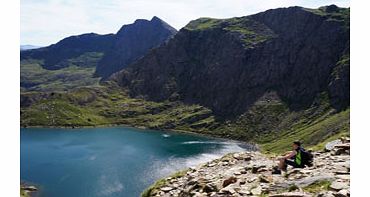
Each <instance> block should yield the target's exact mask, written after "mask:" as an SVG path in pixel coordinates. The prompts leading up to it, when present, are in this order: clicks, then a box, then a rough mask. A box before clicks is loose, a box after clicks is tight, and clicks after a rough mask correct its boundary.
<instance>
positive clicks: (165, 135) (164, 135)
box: [162, 134, 170, 137]
mask: <svg viewBox="0 0 370 197" xmlns="http://www.w3.org/2000/svg"><path fill="white" fill-rule="evenodd" d="M162 137H170V135H168V134H162Z"/></svg>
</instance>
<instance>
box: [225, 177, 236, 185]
mask: <svg viewBox="0 0 370 197" xmlns="http://www.w3.org/2000/svg"><path fill="white" fill-rule="evenodd" d="M236 181H237V178H236V177H234V176H231V177H229V178H227V179H225V180H224V181H223V183H222V187H227V186H228V185H230V184H232V183H236Z"/></svg>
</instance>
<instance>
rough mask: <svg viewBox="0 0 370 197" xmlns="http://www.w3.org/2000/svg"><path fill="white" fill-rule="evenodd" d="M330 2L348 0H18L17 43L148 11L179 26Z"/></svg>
mask: <svg viewBox="0 0 370 197" xmlns="http://www.w3.org/2000/svg"><path fill="white" fill-rule="evenodd" d="M262 2H263V3H262ZM329 4H336V5H338V6H341V7H349V1H348V0H263V1H262V0H21V44H23V45H24V44H32V45H38V46H46V45H50V44H53V43H56V42H58V41H59V40H61V39H63V38H65V37H67V36H71V35H77V34H82V33H89V32H95V33H99V34H106V33H116V32H117V31H118V29H119V28H120V27H121V26H122V25H123V24H129V23H132V22H134V21H135V19H138V18H142V19H151V18H152V17H153V16H158V17H159V18H161V19H162V20H164V21H166V22H167V23H169V24H170V25H172V26H173V27H175V28H176V29H180V28H181V27H183V26H185V25H186V24H187V23H188V22H189V21H190V20H193V19H196V18H199V17H213V18H229V17H234V16H246V15H250V14H254V13H257V12H260V11H264V10H267V9H271V8H278V7H288V6H294V5H298V6H303V7H309V8H317V7H320V6H323V5H329Z"/></svg>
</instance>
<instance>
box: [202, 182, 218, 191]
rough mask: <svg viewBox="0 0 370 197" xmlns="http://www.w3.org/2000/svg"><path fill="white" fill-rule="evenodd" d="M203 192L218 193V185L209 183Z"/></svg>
mask: <svg viewBox="0 0 370 197" xmlns="http://www.w3.org/2000/svg"><path fill="white" fill-rule="evenodd" d="M203 191H204V192H207V193H210V192H214V191H218V188H217V185H216V184H213V183H207V184H206V185H205V186H204V188H203Z"/></svg>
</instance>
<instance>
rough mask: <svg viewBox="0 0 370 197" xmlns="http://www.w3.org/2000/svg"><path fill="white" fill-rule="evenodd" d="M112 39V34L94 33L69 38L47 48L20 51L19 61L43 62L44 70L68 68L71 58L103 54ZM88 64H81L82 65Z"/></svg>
mask: <svg viewBox="0 0 370 197" xmlns="http://www.w3.org/2000/svg"><path fill="white" fill-rule="evenodd" d="M113 38H114V35H113V34H107V35H99V34H95V33H88V34H82V35H77V36H71V37H67V38H64V39H63V40H61V41H59V42H58V43H56V44H52V45H50V46H48V47H43V48H39V49H32V50H26V51H21V60H25V59H38V60H44V63H43V65H42V66H43V67H44V68H45V69H49V70H57V69H61V68H65V67H67V66H69V65H68V60H69V59H71V58H77V57H79V56H81V55H83V54H85V53H103V52H104V51H106V50H107V49H109V48H110V46H111V45H112V41H113ZM88 63H89V62H83V64H84V65H86V64H88ZM90 63H91V62H90ZM95 63H96V62H95ZM86 66H89V65H86Z"/></svg>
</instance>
